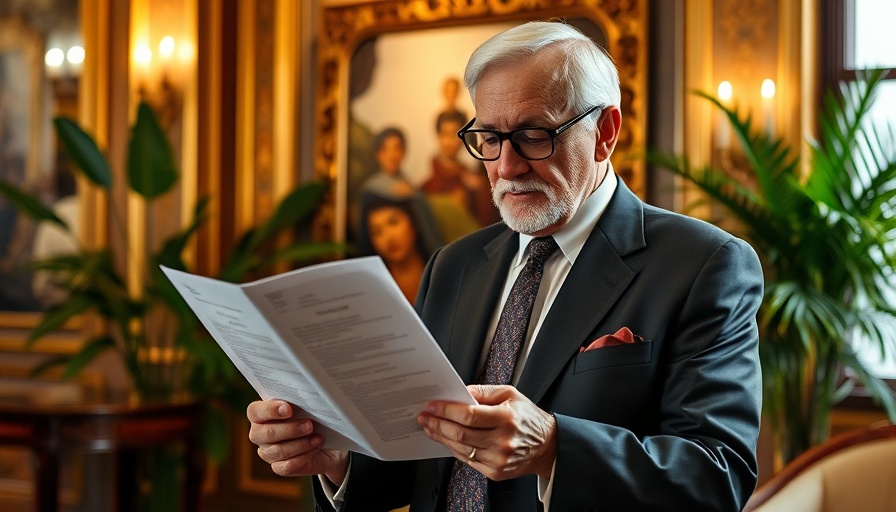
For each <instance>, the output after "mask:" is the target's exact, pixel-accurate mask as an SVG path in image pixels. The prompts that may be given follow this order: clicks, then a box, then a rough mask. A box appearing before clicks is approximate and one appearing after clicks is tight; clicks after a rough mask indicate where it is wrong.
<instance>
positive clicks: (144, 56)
mask: <svg viewBox="0 0 896 512" xmlns="http://www.w3.org/2000/svg"><path fill="white" fill-rule="evenodd" d="M134 61H135V62H136V63H137V64H140V65H141V66H149V63H150V62H152V50H150V49H149V45H147V44H146V43H140V44H138V45H137V47H136V48H134Z"/></svg>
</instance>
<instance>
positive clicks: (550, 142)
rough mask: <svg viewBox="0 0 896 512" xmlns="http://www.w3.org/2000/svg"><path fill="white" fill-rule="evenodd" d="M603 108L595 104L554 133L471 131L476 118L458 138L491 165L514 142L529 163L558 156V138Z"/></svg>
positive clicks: (519, 152)
mask: <svg viewBox="0 0 896 512" xmlns="http://www.w3.org/2000/svg"><path fill="white" fill-rule="evenodd" d="M599 108H601V107H600V106H598V105H595V106H593V107H591V108H589V109H588V110H586V111H585V112H582V113H581V114H579V115H577V116H576V117H574V118H572V119H570V120H569V121H567V122H565V123H563V124H561V125H560V126H559V127H558V128H555V129H553V130H551V129H550V128H519V129H516V130H513V131H509V132H498V131H495V130H471V129H470V127H471V126H473V123H475V122H476V118H475V117H474V118H473V119H471V120H470V122H469V123H467V125H466V126H464V127H463V128H461V129H460V131H458V132H457V136H458V137H460V139H461V140H462V141H464V146H466V147H467V151H469V152H470V154H471V155H473V158H475V159H477V160H485V161H486V162H491V161H493V160H497V159H498V158H500V157H501V147H502V146H503V145H504V141H505V140H510V145H511V146H513V149H515V150H516V152H517V153H518V154H519V155H520V156H521V157H523V158H525V159H526V160H544V159H545V158H548V157H550V156H551V155H553V154H554V139H556V138H557V136H559V135H560V134H561V133H563V132H564V131H566V130H567V129H568V128H569V127H571V126H572V125H574V124H576V123H578V122H579V121H581V120H582V119H585V117H587V116H588V114H590V113H592V112H594V111H595V110H597V109H599Z"/></svg>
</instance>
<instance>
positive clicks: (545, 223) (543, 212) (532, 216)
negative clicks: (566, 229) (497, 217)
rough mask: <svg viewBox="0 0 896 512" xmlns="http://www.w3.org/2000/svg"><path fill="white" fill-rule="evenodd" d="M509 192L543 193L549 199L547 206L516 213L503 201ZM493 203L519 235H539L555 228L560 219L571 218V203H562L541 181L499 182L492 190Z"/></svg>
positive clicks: (537, 206) (538, 206)
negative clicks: (545, 230) (552, 227)
mask: <svg viewBox="0 0 896 512" xmlns="http://www.w3.org/2000/svg"><path fill="white" fill-rule="evenodd" d="M509 192H541V193H542V194H544V195H545V197H546V198H547V204H546V205H543V206H542V205H534V206H533V207H532V208H530V209H527V210H525V211H521V212H516V213H515V212H513V211H512V210H513V209H512V208H510V207H509V206H507V205H506V204H504V202H503V201H502V200H501V199H502V198H503V196H504V195H505V194H507V193H509ZM492 201H493V202H494V203H495V206H497V207H498V211H499V212H500V213H501V218H502V219H503V220H504V223H505V224H507V226H508V227H509V228H510V229H512V230H514V231H516V232H517V233H524V234H532V233H537V232H539V231H542V230H544V229H546V228H548V227H550V226H553V225H554V224H556V223H557V222H558V221H559V220H560V219H562V218H564V217H566V218H568V217H570V216H571V215H570V207H571V205H570V204H569V202H568V201H561V200H560V198H558V197H557V195H556V193H555V192H554V191H553V190H552V189H551V188H550V187H548V186H547V185H545V184H544V183H542V182H540V181H506V180H499V181H498V182H497V183H496V184H495V186H494V188H493V189H492Z"/></svg>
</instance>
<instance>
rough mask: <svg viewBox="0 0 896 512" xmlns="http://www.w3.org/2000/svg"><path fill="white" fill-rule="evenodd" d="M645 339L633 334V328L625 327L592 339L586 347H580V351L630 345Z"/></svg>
mask: <svg viewBox="0 0 896 512" xmlns="http://www.w3.org/2000/svg"><path fill="white" fill-rule="evenodd" d="M640 341H644V338H642V337H640V336H638V335H637V334H632V331H631V329H629V328H628V327H623V328H621V329H619V330H618V331H616V332H615V333H613V334H605V335H603V336H601V337H600V338H597V339H596V340H594V341H592V342H591V343H589V344H588V346H585V347H579V352H587V351H589V350H594V349H598V348H604V347H615V346H616V345H630V344H632V343H636V342H640Z"/></svg>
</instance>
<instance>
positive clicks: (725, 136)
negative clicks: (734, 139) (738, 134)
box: [716, 80, 733, 149]
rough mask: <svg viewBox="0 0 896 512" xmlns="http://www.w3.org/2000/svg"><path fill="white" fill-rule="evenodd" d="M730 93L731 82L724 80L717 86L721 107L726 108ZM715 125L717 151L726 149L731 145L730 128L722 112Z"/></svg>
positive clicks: (726, 117) (731, 90)
mask: <svg viewBox="0 0 896 512" xmlns="http://www.w3.org/2000/svg"><path fill="white" fill-rule="evenodd" d="M732 92H733V89H732V87H731V82H729V81H727V80H725V81H724V82H722V83H720V84H719V89H718V96H719V101H720V102H721V103H722V105H724V106H726V107H728V102H729V101H731V94H732ZM716 124H717V126H716V138H717V139H718V145H719V149H728V146H730V145H731V132H730V127H729V126H728V116H727V115H726V114H725V113H724V112H719V121H718V123H716Z"/></svg>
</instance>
